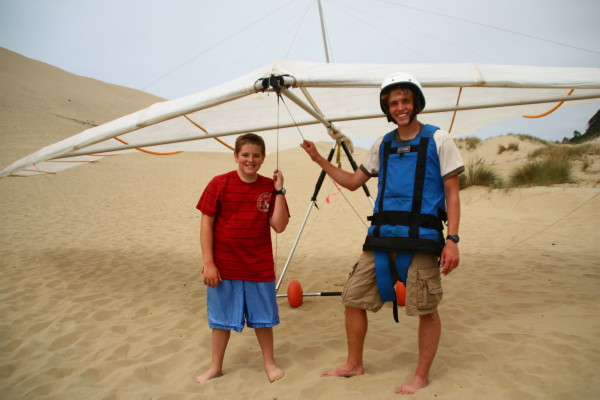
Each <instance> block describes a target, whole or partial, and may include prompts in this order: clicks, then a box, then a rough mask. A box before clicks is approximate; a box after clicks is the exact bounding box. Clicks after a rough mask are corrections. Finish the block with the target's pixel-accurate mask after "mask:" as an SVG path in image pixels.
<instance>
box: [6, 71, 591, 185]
mask: <svg viewBox="0 0 600 400" xmlns="http://www.w3.org/2000/svg"><path fill="white" fill-rule="evenodd" d="M396 71H405V72H409V73H411V74H413V75H415V76H416V77H417V78H418V79H419V80H420V81H421V83H422V85H423V87H424V92H425V97H426V99H427V106H426V108H425V111H424V112H423V114H426V115H423V116H422V117H421V120H423V121H425V122H427V123H432V124H434V125H437V126H440V127H441V128H442V129H446V130H450V131H451V133H452V134H453V135H455V136H460V135H464V134H468V133H471V132H473V131H475V130H477V129H479V128H482V127H484V126H487V125H490V124H492V123H495V122H498V121H501V120H504V119H509V118H513V117H516V116H521V115H538V114H542V113H544V112H546V111H547V110H548V109H550V108H552V107H554V106H555V105H556V103H558V102H561V101H565V104H569V105H575V104H582V103H586V102H587V103H589V102H599V101H600V68H558V67H533V66H507V65H481V64H404V65H401V64H399V65H391V64H323V63H308V62H293V61H279V62H276V63H274V64H272V65H269V66H267V67H264V68H262V69H259V70H257V71H254V72H252V73H249V74H247V75H244V76H242V77H240V78H238V79H235V80H232V81H230V82H228V83H225V84H223V85H220V86H217V87H214V88H211V89H208V90H204V91H202V92H199V93H196V94H192V95H189V96H186V97H181V98H178V99H174V100H169V101H164V102H160V103H156V104H154V105H152V106H150V107H148V108H145V109H143V110H140V111H138V112H135V113H133V114H130V115H127V116H124V117H122V118H119V119H116V120H114V121H112V122H109V123H106V124H103V125H100V126H96V127H93V128H90V129H87V130H85V131H83V132H81V133H79V134H76V135H74V136H72V137H70V138H67V139H65V140H62V141H60V142H57V143H55V144H52V145H50V146H47V147H44V148H42V149H40V150H38V151H37V152H35V153H33V154H31V155H29V156H27V157H24V158H22V159H20V160H18V161H16V162H14V163H13V164H12V165H10V166H8V167H6V168H5V169H3V170H2V171H0V176H10V175H13V176H28V175H36V174H44V173H56V172H58V171H60V170H63V169H66V168H69V167H72V166H74V165H79V164H81V163H85V162H90V161H95V160H98V159H100V158H101V157H103V156H105V155H110V154H119V153H122V152H128V151H135V149H144V150H146V151H151V152H154V153H159V154H160V153H171V152H176V151H231V150H229V149H228V148H227V147H224V146H223V145H222V144H221V143H219V142H217V141H216V140H214V139H213V138H222V139H223V140H228V139H229V141H230V142H231V139H230V138H227V137H228V136H234V135H239V134H242V133H246V132H256V133H258V134H260V135H262V136H264V137H265V138H266V142H267V145H268V146H269V145H270V144H272V143H275V135H277V143H278V147H279V149H285V148H290V147H295V146H298V145H299V144H300V142H301V141H302V139H303V138H306V139H309V140H326V139H329V137H333V138H336V137H337V136H338V135H340V133H343V134H345V135H346V136H348V137H351V138H355V137H356V138H358V137H376V136H380V135H382V134H383V133H385V132H387V131H389V130H391V129H392V128H393V127H394V125H391V124H390V123H388V122H387V121H386V119H385V118H384V117H383V114H382V112H381V110H380V109H379V102H378V100H377V98H378V95H379V85H380V84H381V82H382V81H383V79H384V77H385V76H387V75H388V74H390V73H392V72H396ZM573 89H574V90H573ZM277 93H281V97H280V96H278V95H277ZM328 135H329V136H328ZM267 150H268V151H269V150H271V151H273V150H274V149H272V148H271V149H269V148H268V149H267Z"/></svg>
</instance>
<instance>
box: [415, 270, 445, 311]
mask: <svg viewBox="0 0 600 400" xmlns="http://www.w3.org/2000/svg"><path fill="white" fill-rule="evenodd" d="M443 295H444V290H443V289H442V278H441V276H440V269H439V268H438V267H435V268H424V269H420V270H418V271H417V308H418V309H419V310H433V309H435V308H436V307H437V306H438V304H440V301H442V297H443Z"/></svg>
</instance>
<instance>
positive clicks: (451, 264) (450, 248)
mask: <svg viewBox="0 0 600 400" xmlns="http://www.w3.org/2000/svg"><path fill="white" fill-rule="evenodd" d="M444 191H445V193H446V209H447V213H448V235H458V224H459V221H460V196H459V189H458V175H454V176H453V177H450V178H448V179H446V180H445V181H444ZM459 260H460V256H459V252H458V243H454V242H453V241H452V240H447V241H446V245H445V246H444V249H443V250H442V255H441V257H440V265H441V266H442V273H443V274H444V275H447V274H449V273H450V272H452V270H453V269H454V268H456V267H458V262H459Z"/></svg>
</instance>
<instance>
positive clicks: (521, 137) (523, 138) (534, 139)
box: [511, 133, 549, 144]
mask: <svg viewBox="0 0 600 400" xmlns="http://www.w3.org/2000/svg"><path fill="white" fill-rule="evenodd" d="M511 135H513V136H516V137H517V138H518V139H519V140H520V141H522V142H524V141H526V140H527V141H529V142H533V143H539V144H548V143H549V142H548V141H547V140H544V139H540V138H539V137H536V136H533V135H526V134H524V133H519V134H516V133H511Z"/></svg>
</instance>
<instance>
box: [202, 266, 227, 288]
mask: <svg viewBox="0 0 600 400" xmlns="http://www.w3.org/2000/svg"><path fill="white" fill-rule="evenodd" d="M202 276H203V277H204V284H205V285H206V286H210V287H211V288H217V287H219V282H221V281H222V280H223V279H221V274H219V269H218V268H217V266H216V265H215V264H214V263H206V264H204V268H202Z"/></svg>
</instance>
